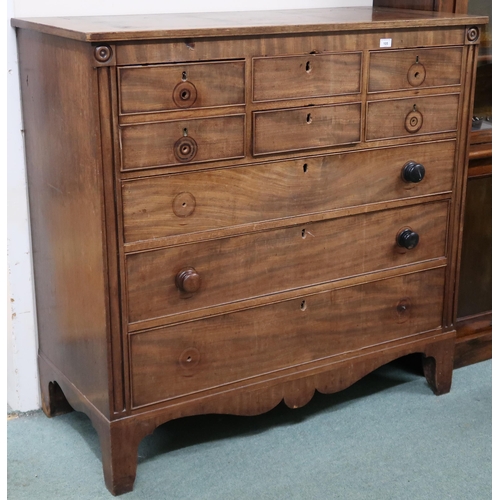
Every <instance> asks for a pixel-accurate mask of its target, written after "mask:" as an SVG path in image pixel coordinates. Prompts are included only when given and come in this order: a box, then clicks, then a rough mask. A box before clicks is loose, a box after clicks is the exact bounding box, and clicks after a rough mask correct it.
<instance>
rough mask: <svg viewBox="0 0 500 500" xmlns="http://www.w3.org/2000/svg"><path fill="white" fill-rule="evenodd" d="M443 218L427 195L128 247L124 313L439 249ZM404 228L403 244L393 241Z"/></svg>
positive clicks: (357, 269)
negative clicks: (406, 242) (150, 247)
mask: <svg viewBox="0 0 500 500" xmlns="http://www.w3.org/2000/svg"><path fill="white" fill-rule="evenodd" d="M447 218H448V201H443V202H433V203H427V204H424V205H416V206H410V207H406V208H403V209H393V210H385V211H381V212H375V213H369V214H361V215H356V216H352V217H343V218H340V219H334V220H327V221H321V222H314V223H309V224H305V225H303V226H295V227H289V228H283V229H277V230H273V231H265V232H260V233H253V234H248V235H243V236H237V237H233V238H223V239H219V240H212V241H205V242H201V243H193V244H189V245H182V246H176V247H171V248H165V249H161V250H154V251H149V252H142V253H136V254H129V255H128V256H127V258H126V270H127V295H128V313H129V321H130V322H131V323H133V322H138V321H142V320H147V319H152V318H158V317H162V316H169V315H175V314H178V313H183V312H187V311H192V310H194V309H202V308H207V307H210V306H214V305H218V304H224V303H229V302H234V301H239V300H244V299H248V298H251V297H256V296H262V295H266V294H271V293H276V292H282V291H286V290H289V289H294V288H300V287H305V286H308V285H312V284H318V283H323V282H328V281H331V280H335V279H339V278H344V277H348V276H352V275H358V274H363V273H368V272H371V271H376V270H381V269H386V268H391V267H397V266H404V265H406V264H410V263H414V262H419V261H424V260H428V259H434V258H439V257H443V256H444V255H445V243H446V229H447ZM406 228H410V229H411V230H413V231H414V232H416V233H418V235H419V237H420V241H419V243H418V245H417V246H416V247H415V248H413V249H411V250H407V249H406V248H402V247H400V246H399V245H398V244H397V242H396V240H397V237H398V235H399V234H400V233H401V231H402V230H404V229H406ZM186 280H187V281H186Z"/></svg>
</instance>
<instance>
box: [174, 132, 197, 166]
mask: <svg viewBox="0 0 500 500" xmlns="http://www.w3.org/2000/svg"><path fill="white" fill-rule="evenodd" d="M197 152H198V144H196V141H195V140H194V139H193V138H192V137H181V138H180V139H179V140H178V141H177V142H176V143H175V144H174V154H175V157H176V158H177V159H178V160H179V161H182V162H188V161H191V160H192V159H193V158H194V157H195V156H196V153H197Z"/></svg>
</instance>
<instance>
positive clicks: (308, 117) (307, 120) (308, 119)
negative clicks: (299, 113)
mask: <svg viewBox="0 0 500 500" xmlns="http://www.w3.org/2000/svg"><path fill="white" fill-rule="evenodd" d="M312 121H313V119H312V116H311V113H308V114H307V118H306V122H307V124H308V125H310V124H311V123H312Z"/></svg>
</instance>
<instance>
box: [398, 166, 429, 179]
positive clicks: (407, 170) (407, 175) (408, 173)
mask: <svg viewBox="0 0 500 500" xmlns="http://www.w3.org/2000/svg"><path fill="white" fill-rule="evenodd" d="M401 177H402V178H403V180H404V181H406V182H413V183H417V182H421V181H422V180H423V179H424V177H425V167H424V166H423V165H422V164H421V163H417V162H415V161H409V162H408V163H407V164H406V165H405V166H404V167H403V170H402V171H401Z"/></svg>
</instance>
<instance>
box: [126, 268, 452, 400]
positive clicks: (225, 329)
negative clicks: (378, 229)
mask: <svg viewBox="0 0 500 500" xmlns="http://www.w3.org/2000/svg"><path fill="white" fill-rule="evenodd" d="M443 284H444V273H443V270H442V269H437V270H433V271H427V272H425V273H416V274H411V275H408V276H403V277H398V278H393V279H390V280H383V281H379V282H375V283H370V284H367V285H361V286H358V287H350V288H345V289H341V290H336V291H333V292H326V293H321V294H317V295H312V296H307V297H304V298H298V299H295V300H291V301H287V302H282V303H280V304H277V305H272V306H267V307H261V308H258V309H251V310H248V311H242V312H238V313H233V314H228V315H224V316H219V317H216V318H212V319H207V320H202V321H196V322H189V323H184V324H182V325H178V326H173V327H170V328H165V329H159V330H154V331H150V332H144V333H140V334H136V335H134V336H132V338H131V356H132V393H133V396H132V399H133V405H134V406H140V405H144V404H148V403H153V402H156V401H158V400H165V399H170V398H175V397H176V396H181V395H185V394H189V393H193V392H197V391H201V390H204V389H209V388H211V387H214V386H220V385H223V384H230V383H231V382H236V381H239V380H242V379H247V378H250V377H255V376H258V375H261V374H265V373H269V372H274V371H277V370H279V369H283V368H289V367H292V366H295V365H301V364H304V363H310V362H312V361H315V360H320V359H324V358H327V357H329V356H334V355H336V354H342V353H344V352H346V351H355V350H356V349H359V348H365V347H368V346H373V345H376V344H380V343H382V342H387V341H390V340H393V339H395V338H403V337H406V336H409V335H413V334H416V333H419V332H423V331H426V330H432V329H434V328H438V327H439V326H440V325H441V314H442V301H443ZM346 332H348V334H346Z"/></svg>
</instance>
